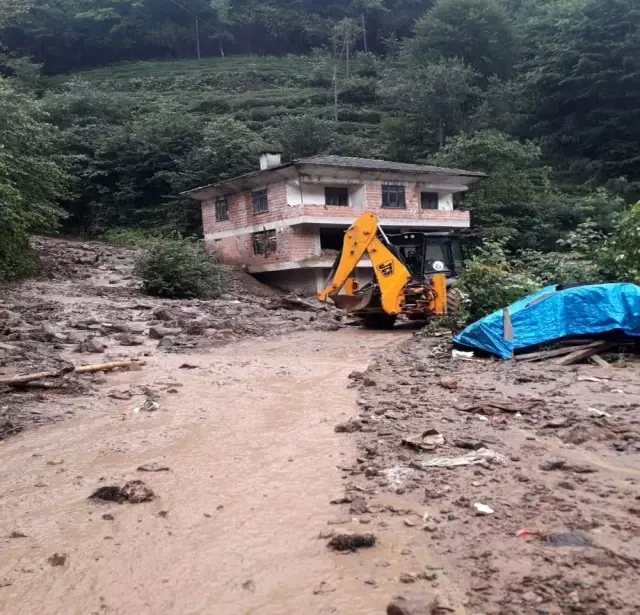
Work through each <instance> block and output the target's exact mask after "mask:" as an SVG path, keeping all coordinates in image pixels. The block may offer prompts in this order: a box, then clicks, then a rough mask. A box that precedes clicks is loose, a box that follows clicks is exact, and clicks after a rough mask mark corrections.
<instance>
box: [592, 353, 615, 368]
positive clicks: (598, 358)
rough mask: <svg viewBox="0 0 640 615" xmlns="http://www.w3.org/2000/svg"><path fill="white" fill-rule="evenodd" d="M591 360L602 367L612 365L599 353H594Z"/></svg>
mask: <svg viewBox="0 0 640 615" xmlns="http://www.w3.org/2000/svg"><path fill="white" fill-rule="evenodd" d="M591 360H592V361H593V362H594V363H595V364H596V365H599V366H600V367H611V365H610V364H609V363H608V362H607V361H605V360H604V359H603V358H602V357H601V356H600V355H599V354H594V355H592V356H591Z"/></svg>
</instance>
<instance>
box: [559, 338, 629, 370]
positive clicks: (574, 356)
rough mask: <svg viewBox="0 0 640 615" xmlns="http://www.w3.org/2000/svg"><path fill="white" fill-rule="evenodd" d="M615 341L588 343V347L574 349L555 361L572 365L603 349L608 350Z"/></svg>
mask: <svg viewBox="0 0 640 615" xmlns="http://www.w3.org/2000/svg"><path fill="white" fill-rule="evenodd" d="M615 345H616V343H615V342H597V343H595V344H590V347H589V348H583V349H579V350H578V349H576V350H574V351H573V352H572V353H571V354H568V355H567V356H566V357H562V358H560V359H556V361H555V362H556V363H557V364H558V365H573V364H574V363H579V362H580V361H582V360H584V359H588V358H589V357H591V356H593V355H594V354H597V353H599V352H602V351H604V350H609V348H613V346H615Z"/></svg>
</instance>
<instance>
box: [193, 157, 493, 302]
mask: <svg viewBox="0 0 640 615" xmlns="http://www.w3.org/2000/svg"><path fill="white" fill-rule="evenodd" d="M482 177H484V174H483V173H475V172H471V171H461V170H458V169H445V168H439V167H432V166H423V165H417V164H404V163H398V162H387V161H383V160H370V159H365V158H346V157H342V156H314V157H312V158H303V159H300V160H295V161H293V162H289V163H285V164H282V163H281V160H280V155H279V154H273V153H266V154H262V156H261V157H260V170H259V171H256V172H254V173H249V174H247V175H242V176H240V177H236V178H234V179H230V180H227V181H224V182H220V183H218V184H212V185H209V186H203V187H201V188H196V189H194V190H190V191H188V192H186V193H185V194H187V195H188V196H189V197H191V198H194V199H197V200H199V201H200V202H201V203H202V222H203V228H204V237H205V243H206V246H207V249H209V250H212V251H215V252H216V254H217V255H218V258H219V260H220V261H221V262H223V263H229V264H242V265H245V266H246V267H247V268H248V271H249V272H250V273H252V274H254V275H256V277H258V278H259V279H261V280H263V281H265V282H267V283H269V284H272V285H274V286H279V287H281V288H285V289H288V290H295V291H301V292H304V293H307V294H313V293H315V292H316V291H317V290H318V289H319V288H322V286H323V283H324V280H325V278H326V276H327V275H328V273H329V270H330V268H331V266H332V265H333V262H334V260H335V257H336V254H337V252H338V250H339V249H340V247H341V246H342V237H343V233H344V231H345V230H346V229H347V228H348V226H349V225H350V224H351V223H352V222H353V220H354V219H355V218H356V217H357V216H358V215H360V214H361V213H362V212H364V211H372V212H374V213H375V214H376V215H377V216H378V218H379V221H380V225H381V227H382V228H383V230H385V232H403V233H404V232H426V231H434V232H440V233H442V232H452V231H455V230H456V229H462V228H467V227H468V226H469V212H467V211H460V210H457V209H455V207H454V203H455V202H457V200H458V199H457V198H456V196H459V195H461V194H462V193H464V192H465V191H466V190H468V188H469V186H470V185H471V184H473V183H475V182H477V181H479V180H480V179H481V178H482ZM371 276H372V273H371V265H370V263H369V262H368V261H366V260H365V261H362V262H361V263H360V266H359V270H358V277H359V278H360V279H361V281H366V280H368V279H371Z"/></svg>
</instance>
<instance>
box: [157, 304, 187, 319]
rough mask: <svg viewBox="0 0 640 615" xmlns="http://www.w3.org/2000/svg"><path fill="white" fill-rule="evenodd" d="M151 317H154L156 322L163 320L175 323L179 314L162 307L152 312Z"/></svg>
mask: <svg viewBox="0 0 640 615" xmlns="http://www.w3.org/2000/svg"><path fill="white" fill-rule="evenodd" d="M153 315H154V316H155V317H156V319H157V320H165V321H176V320H179V319H180V317H181V314H179V313H178V312H176V311H175V310H172V309H171V308H169V307H166V306H163V305H161V306H159V307H157V308H156V309H155V310H153Z"/></svg>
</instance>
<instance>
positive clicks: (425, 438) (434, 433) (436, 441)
mask: <svg viewBox="0 0 640 615" xmlns="http://www.w3.org/2000/svg"><path fill="white" fill-rule="evenodd" d="M402 444H406V445H407V446H412V447H413V448H415V449H416V450H418V451H432V450H434V449H436V448H438V447H439V446H442V445H443V444H444V436H443V435H442V434H441V433H440V432H439V431H438V430H437V429H433V428H430V429H427V430H425V431H423V432H422V433H419V434H415V435H413V436H409V437H407V438H403V440H402Z"/></svg>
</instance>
